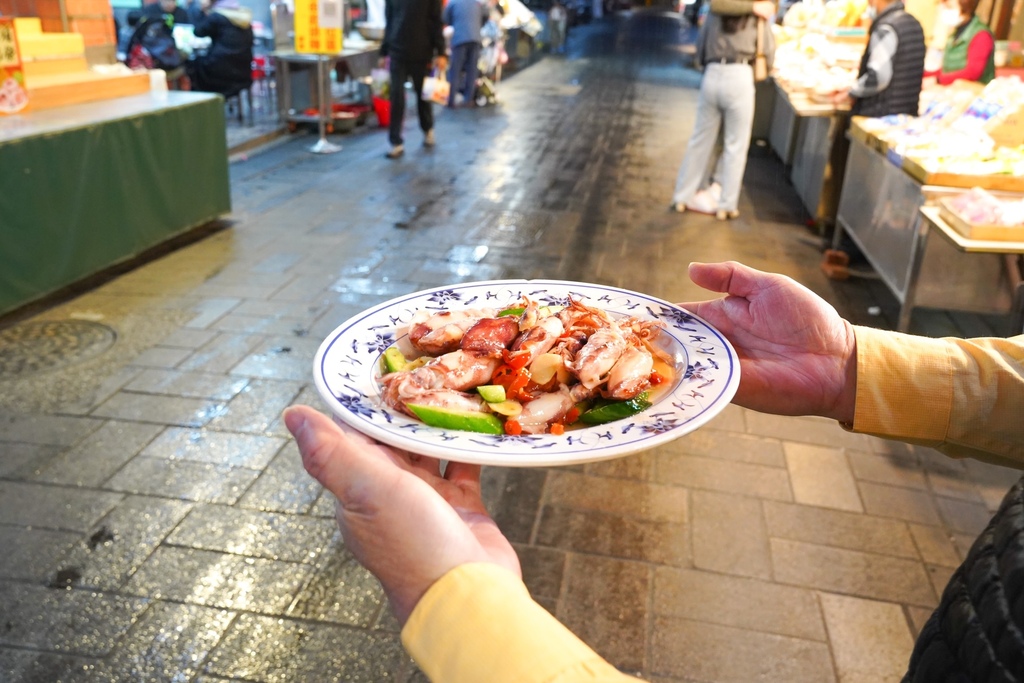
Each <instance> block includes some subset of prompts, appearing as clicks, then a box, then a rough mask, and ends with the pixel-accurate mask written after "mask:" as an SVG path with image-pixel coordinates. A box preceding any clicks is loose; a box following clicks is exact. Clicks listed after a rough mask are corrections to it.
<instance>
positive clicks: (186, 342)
mask: <svg viewBox="0 0 1024 683" xmlns="http://www.w3.org/2000/svg"><path fill="white" fill-rule="evenodd" d="M215 336H217V333H216V332H215V331H213V330H196V329H193V328H190V327H182V328H181V329H177V330H175V331H174V332H171V333H170V334H169V335H167V336H166V337H164V338H163V339H162V340H161V342H160V343H161V344H162V345H163V346H176V347H179V348H183V349H198V348H199V347H200V346H203V345H204V344H206V343H207V342H209V341H210V340H211V339H213V338H214V337H215Z"/></svg>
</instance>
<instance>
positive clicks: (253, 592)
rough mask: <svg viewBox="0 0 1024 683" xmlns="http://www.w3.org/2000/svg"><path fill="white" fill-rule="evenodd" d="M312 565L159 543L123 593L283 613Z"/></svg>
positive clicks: (305, 579) (229, 607)
mask: <svg viewBox="0 0 1024 683" xmlns="http://www.w3.org/2000/svg"><path fill="white" fill-rule="evenodd" d="M312 572H313V568H312V567H310V566H308V565H304V564H297V563H294V562H277V561H274V560H265V559H261V558H252V557H243V556H241V555H232V554H227V553H216V552H211V551H207V550H191V549H188V548H174V547H160V548H157V550H156V552H154V553H153V554H152V555H150V557H149V558H148V559H147V560H146V562H145V563H144V564H143V565H142V566H141V567H140V568H139V570H138V571H137V572H136V573H135V574H134V575H133V576H132V578H131V579H129V581H128V583H127V584H126V586H125V588H124V592H125V593H127V594H129V595H146V596H151V597H153V598H157V599H161V598H162V599H166V600H173V601H176V602H179V601H180V602H186V603H189V604H194V605H206V606H208V607H220V608H222V609H232V610H246V611H250V612H262V613H264V614H276V615H283V614H284V613H285V611H286V610H287V609H288V606H289V605H290V604H291V602H292V600H293V599H294V597H295V595H296V594H297V593H298V590H299V589H300V588H301V587H302V586H303V585H304V584H305V583H306V581H307V580H308V579H309V577H310V576H311V575H312Z"/></svg>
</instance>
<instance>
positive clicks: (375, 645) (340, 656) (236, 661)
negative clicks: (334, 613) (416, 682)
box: [204, 614, 411, 683]
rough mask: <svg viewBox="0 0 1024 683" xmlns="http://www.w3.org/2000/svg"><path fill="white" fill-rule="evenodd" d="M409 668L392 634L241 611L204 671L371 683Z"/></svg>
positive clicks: (236, 675) (237, 676) (245, 676)
mask: <svg viewBox="0 0 1024 683" xmlns="http://www.w3.org/2000/svg"><path fill="white" fill-rule="evenodd" d="M410 666H411V662H410V660H409V658H408V655H406V654H405V652H404V651H403V649H402V644H401V642H400V641H399V639H398V637H397V636H395V635H392V634H384V633H367V632H365V631H358V630H353V629H351V628H348V627H345V626H338V625H333V624H315V623H308V622H297V621H291V620H282V619H276V618H269V617H261V616H256V615H251V614H243V615H241V616H239V618H238V620H237V621H235V623H234V624H233V625H232V627H231V629H230V630H229V631H228V633H227V635H226V636H225V637H224V640H223V641H222V642H221V643H220V644H219V645H218V646H217V647H216V649H215V650H214V651H213V654H212V655H211V656H210V658H209V660H208V662H207V664H206V666H205V668H204V671H205V672H206V673H210V674H214V675H218V676H223V677H226V678H234V679H246V680H264V681H323V682H324V683H328V682H331V681H339V682H340V681H351V682H352V683H356V682H359V683H373V682H375V681H381V682H383V681H398V680H404V675H406V672H408V671H409V667H410Z"/></svg>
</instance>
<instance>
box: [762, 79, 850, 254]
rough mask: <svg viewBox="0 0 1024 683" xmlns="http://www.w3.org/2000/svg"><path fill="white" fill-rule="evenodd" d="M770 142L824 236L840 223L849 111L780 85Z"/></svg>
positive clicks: (777, 86)
mask: <svg viewBox="0 0 1024 683" xmlns="http://www.w3.org/2000/svg"><path fill="white" fill-rule="evenodd" d="M776 90H777V92H776V96H775V102H774V106H773V109H772V121H771V126H770V128H769V135H768V140H769V143H770V144H771V146H772V149H773V150H774V151H775V153H776V154H777V155H778V156H779V158H780V159H781V160H782V162H783V163H784V164H785V165H786V167H787V170H788V173H789V179H790V182H792V183H793V188H794V189H795V190H796V191H797V195H799V197H800V201H801V202H802V203H803V205H804V208H805V209H807V212H808V213H809V214H810V215H811V218H812V219H813V220H814V222H815V223H816V224H817V226H818V229H819V232H820V233H822V234H824V233H825V232H826V230H827V228H828V227H830V226H831V225H832V224H833V223H834V222H835V217H836V209H837V206H838V203H839V193H840V190H841V189H842V184H843V173H844V171H845V169H846V153H847V147H848V145H847V142H846V135H845V133H846V127H847V125H848V121H849V113H848V112H847V111H844V110H839V109H836V107H835V105H833V104H830V103H829V104H821V103H817V102H813V101H811V100H810V99H808V98H807V97H806V96H805V95H799V94H795V93H790V92H788V91H786V89H785V88H783V87H782V86H781V85H778V84H777V83H776Z"/></svg>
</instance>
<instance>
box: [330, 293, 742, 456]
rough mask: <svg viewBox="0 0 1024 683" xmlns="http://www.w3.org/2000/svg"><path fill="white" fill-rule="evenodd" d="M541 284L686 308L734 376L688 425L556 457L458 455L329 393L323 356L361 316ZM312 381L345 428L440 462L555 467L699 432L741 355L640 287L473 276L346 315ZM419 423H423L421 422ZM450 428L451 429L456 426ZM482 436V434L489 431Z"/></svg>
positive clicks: (720, 406)
mask: <svg viewBox="0 0 1024 683" xmlns="http://www.w3.org/2000/svg"><path fill="white" fill-rule="evenodd" d="M538 285H539V286H544V285H550V286H559V287H563V288H566V289H571V288H572V287H574V286H578V287H584V288H599V289H603V290H608V291H611V292H618V293H621V294H623V295H626V296H632V297H639V298H641V299H643V300H645V301H648V302H651V303H656V304H660V305H663V306H666V307H667V308H669V309H670V310H675V311H681V312H683V313H685V314H686V315H688V316H690V317H692V318H693V319H694V320H697V321H699V322H700V323H701V324H702V325H704V326H706V327H707V329H708V330H710V331H712V332H713V333H714V334H715V335H716V337H717V339H718V340H719V341H720V342H721V344H722V346H723V347H724V349H725V350H726V352H727V355H728V358H729V366H730V372H729V376H728V377H727V379H726V387H725V389H724V390H723V391H722V392H721V393H720V394H719V395H718V397H717V398H716V399H715V400H714V402H713V404H712V405H711V406H709V407H708V408H705V409H704V410H702V411H701V413H700V414H698V415H696V416H694V417H693V418H691V419H689V420H687V421H686V422H685V423H684V425H681V426H680V427H677V428H674V429H670V430H666V431H664V432H660V433H658V434H654V435H652V436H650V437H649V438H647V439H640V440H636V441H630V442H627V443H619V444H614V443H613V444H609V445H607V446H595V447H592V448H588V449H587V450H586V451H582V452H581V455H580V456H577V457H574V456H573V454H568V453H559V454H558V455H557V456H554V457H552V458H544V457H542V456H541V455H540V454H539V453H538V451H537V450H534V451H532V452H530V453H529V454H524V453H522V452H518V451H516V452H512V453H509V451H508V450H507V449H505V450H502V451H499V452H500V453H503V454H504V455H502V456H501V457H497V458H494V457H491V458H489V457H486V454H485V453H483V452H482V451H478V452H477V454H478V455H476V456H475V455H474V454H472V453H469V452H462V451H461V450H460V451H459V452H457V453H452V452H450V451H445V449H444V446H443V444H441V445H439V444H432V443H427V442H423V441H419V440H416V439H413V438H410V437H408V436H406V435H404V434H401V433H398V432H396V430H394V429H386V428H384V427H382V426H380V425H377V424H375V423H372V422H368V421H362V420H358V419H356V417H355V416H353V415H352V411H350V410H348V409H346V408H344V407H342V406H341V404H340V402H339V401H338V399H337V397H335V396H334V394H333V392H331V391H330V389H329V387H328V386H327V384H326V380H325V378H324V376H323V375H324V373H323V362H324V358H325V357H326V356H327V354H328V352H329V351H330V349H331V347H332V346H333V345H334V343H336V342H337V340H338V338H339V337H340V336H342V332H343V331H344V330H347V329H349V328H351V327H353V326H355V325H356V324H357V323H358V322H359V321H361V320H364V319H366V318H369V317H371V316H373V315H376V314H377V313H379V312H381V311H383V310H386V309H388V308H392V307H394V306H396V305H398V304H401V303H402V302H404V301H407V300H410V299H415V298H417V297H422V296H426V295H430V294H436V293H437V292H439V291H444V290H455V291H457V290H459V289H460V288H461V289H465V288H483V287H502V286H504V287H510V288H511V287H522V286H538ZM339 331H342V332H339ZM371 372H372V370H371ZM313 381H314V385H315V386H316V389H317V393H318V394H319V396H320V398H321V399H322V400H323V401H324V402H325V403H327V405H328V407H329V408H330V412H331V415H332V416H333V417H334V419H335V421H336V422H337V421H340V422H342V423H344V425H345V426H346V427H348V428H351V429H354V430H356V431H358V432H360V433H362V434H364V435H366V436H369V437H370V438H372V439H375V440H376V441H379V442H380V443H383V444H385V445H387V446H390V447H393V448H397V449H400V450H404V451H407V452H410V453H415V454H418V455H424V456H428V457H433V458H438V459H440V460H450V461H458V462H465V463H470V464H478V465H493V466H501V467H555V466H569V465H579V464H585V463H591V462H600V461H603V460H611V459H614V458H619V457H624V456H627V455H632V454H635V453H637V452H640V451H646V450H649V449H651V448H655V447H657V446H660V445H663V444H665V443H668V442H670V441H674V440H675V439H677V438H680V437H682V436H685V435H687V434H690V433H692V432H694V431H696V430H697V429H700V428H701V427H703V426H704V425H705V424H707V423H708V422H709V421H711V420H712V419H714V418H715V417H717V416H718V415H719V414H720V413H721V412H722V411H723V410H724V409H725V408H726V406H728V405H729V404H730V403H731V401H732V399H733V397H734V396H735V394H736V390H737V389H738V387H739V383H740V365H739V357H738V355H737V353H736V350H735V348H734V347H733V345H732V343H731V342H730V341H729V340H728V338H726V336H725V335H724V334H723V333H722V332H721V331H720V330H719V329H718V328H716V327H715V326H713V325H711V324H710V323H709V322H707V321H706V320H705V319H704V318H701V317H700V316H698V315H696V314H695V313H692V312H691V311H689V310H687V309H684V308H683V307H681V306H679V305H677V304H674V303H671V302H668V301H665V300H664V299H661V298H659V297H656V296H653V295H650V294H645V293H643V292H637V291H635V290H630V289H625V288H622V287H617V286H615V285H605V284H600V283H588V282H580V281H574V280H555V279H551V278H533V279H523V278H508V279H501V280H474V281H469V282H460V283H453V284H448V285H437V286H432V287H427V288H424V289H419V290H416V291H413V292H408V293H406V294H401V295H399V296H396V297H392V298H390V299H388V300H386V301H382V302H380V303H379V304H376V305H374V306H371V307H369V308H367V309H364V310H362V311H360V312H359V313H356V314H354V315H352V316H350V317H348V318H346V319H345V320H344V321H342V322H341V323H340V324H338V325H337V326H335V327H334V329H332V330H331V332H330V333H329V334H327V336H325V337H324V339H323V340H322V341H321V343H320V345H319V347H318V348H317V351H316V354H315V355H314V357H313ZM655 405H657V404H655ZM397 417H399V419H408V420H409V421H410V422H416V421H414V420H412V418H405V416H400V415H399V416H397ZM417 424H420V425H422V423H417ZM608 424H612V423H608ZM422 426H423V427H425V428H428V429H440V428H431V427H429V426H426V425H422ZM605 426H606V425H595V426H593V427H587V428H585V429H586V430H593V429H597V428H600V427H605ZM442 431H445V430H442ZM447 431H449V432H450V431H451V430H447ZM581 431H582V430H581ZM459 434H460V435H463V434H465V435H472V434H473V432H459ZM480 436H481V437H482V436H484V435H480ZM535 436H537V437H541V438H543V437H544V436H548V435H535ZM468 438H470V439H471V438H472V437H471V436H470V437H468ZM516 438H520V437H516ZM559 438H561V437H559ZM582 453H585V454H586V456H583V455H582ZM479 454H482V455H479ZM452 455H455V456H457V457H451V456H452ZM517 458H523V459H524V460H523V461H522V462H520V461H518V460H517Z"/></svg>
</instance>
